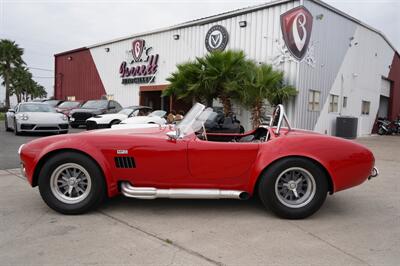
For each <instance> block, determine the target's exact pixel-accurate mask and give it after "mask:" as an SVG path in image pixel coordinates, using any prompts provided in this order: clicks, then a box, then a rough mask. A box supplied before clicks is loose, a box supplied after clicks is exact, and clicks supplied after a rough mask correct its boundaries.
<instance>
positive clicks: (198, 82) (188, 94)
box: [163, 61, 213, 104]
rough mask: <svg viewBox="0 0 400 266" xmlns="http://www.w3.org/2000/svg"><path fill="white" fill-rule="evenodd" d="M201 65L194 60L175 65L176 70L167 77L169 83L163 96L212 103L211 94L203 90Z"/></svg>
mask: <svg viewBox="0 0 400 266" xmlns="http://www.w3.org/2000/svg"><path fill="white" fill-rule="evenodd" d="M202 75H203V70H202V66H201V65H200V64H199V63H198V62H196V61H193V62H187V63H183V64H179V65H177V71H175V72H173V73H172V74H171V76H169V77H168V78H167V81H168V82H169V83H170V84H169V85H168V87H167V89H166V90H164V92H163V96H175V97H176V98H177V99H180V100H185V101H190V102H191V101H193V100H194V101H197V102H205V103H207V104H210V102H211V103H212V99H213V98H212V96H210V95H208V94H207V93H206V92H205V91H204V84H203V79H202Z"/></svg>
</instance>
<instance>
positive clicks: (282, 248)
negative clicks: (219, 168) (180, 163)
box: [0, 136, 400, 266]
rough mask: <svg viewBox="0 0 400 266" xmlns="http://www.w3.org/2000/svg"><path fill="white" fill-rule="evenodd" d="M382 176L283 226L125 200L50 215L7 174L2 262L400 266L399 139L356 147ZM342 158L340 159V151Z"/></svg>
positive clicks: (248, 214) (193, 204)
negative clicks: (369, 153)
mask: <svg viewBox="0 0 400 266" xmlns="http://www.w3.org/2000/svg"><path fill="white" fill-rule="evenodd" d="M358 142H361V143H363V144H365V145H367V146H368V147H370V148H371V149H372V150H373V151H374V153H375V156H376V164H377V166H378V167H379V169H380V171H381V175H380V176H379V178H376V179H373V180H371V181H368V182H366V183H364V184H362V185H361V186H359V187H356V188H354V189H351V190H347V191H343V192H340V193H337V194H335V195H333V196H329V197H328V199H327V201H326V203H325V205H324V206H323V207H322V209H321V210H320V211H319V212H318V213H317V214H315V215H314V216H312V217H310V218H308V219H305V220H300V221H289V220H282V219H279V218H276V217H275V216H273V215H272V214H271V212H269V211H265V210H264V208H263V207H262V206H261V204H260V203H259V202H258V201H257V200H249V201H235V200H161V199H160V200H149V201H147V200H135V199H127V198H123V197H118V198H114V199H111V200H109V201H108V202H107V203H106V204H104V205H103V206H102V207H101V208H100V209H99V210H97V211H94V212H92V213H89V214H87V215H79V216H65V215H60V214H58V213H56V212H54V211H52V210H50V209H49V208H48V207H47V206H46V205H45V204H44V203H43V202H42V200H41V198H40V195H39V193H38V190H37V189H36V188H35V189H32V188H30V187H29V185H28V184H27V183H26V181H25V180H24V179H22V178H21V177H20V176H19V170H17V169H16V170H7V171H4V170H3V171H0V261H1V263H2V264H4V265H10V264H12V265H17V264H18V265H20V264H34V265H39V264H40V265H42V264H51V265H54V264H58V265H67V264H68V265H75V264H133V265H150V264H151V265H319V266H320V265H396V266H397V265H399V262H400V195H399V191H400V178H399V170H400V149H399V147H400V137H395V136H387V137H370V138H363V139H360V140H358ZM338 152H340V151H338Z"/></svg>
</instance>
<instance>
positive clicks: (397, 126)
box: [377, 118, 400, 135]
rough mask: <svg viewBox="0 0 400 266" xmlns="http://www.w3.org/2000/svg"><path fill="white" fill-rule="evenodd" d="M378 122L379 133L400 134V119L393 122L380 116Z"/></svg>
mask: <svg viewBox="0 0 400 266" xmlns="http://www.w3.org/2000/svg"><path fill="white" fill-rule="evenodd" d="M377 124H378V134H379V135H393V134H400V119H397V120H395V121H393V122H392V121H389V120H387V119H384V118H379V119H378V121H377Z"/></svg>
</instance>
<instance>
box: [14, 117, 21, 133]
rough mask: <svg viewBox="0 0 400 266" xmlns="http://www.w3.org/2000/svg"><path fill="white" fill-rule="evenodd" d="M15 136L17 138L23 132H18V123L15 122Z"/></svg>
mask: <svg viewBox="0 0 400 266" xmlns="http://www.w3.org/2000/svg"><path fill="white" fill-rule="evenodd" d="M14 134H15V136H20V135H21V132H19V131H18V126H17V121H16V120H14Z"/></svg>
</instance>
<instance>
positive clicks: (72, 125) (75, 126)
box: [70, 124, 79, 128]
mask: <svg viewBox="0 0 400 266" xmlns="http://www.w3.org/2000/svg"><path fill="white" fill-rule="evenodd" d="M70 126H71V127H72V128H78V127H79V126H78V125H74V124H70Z"/></svg>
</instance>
